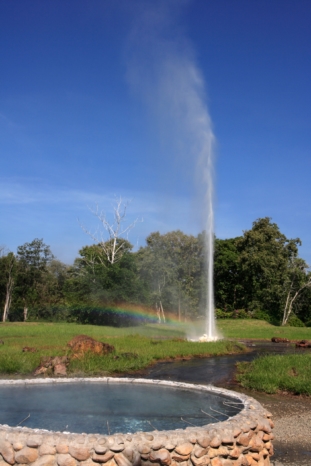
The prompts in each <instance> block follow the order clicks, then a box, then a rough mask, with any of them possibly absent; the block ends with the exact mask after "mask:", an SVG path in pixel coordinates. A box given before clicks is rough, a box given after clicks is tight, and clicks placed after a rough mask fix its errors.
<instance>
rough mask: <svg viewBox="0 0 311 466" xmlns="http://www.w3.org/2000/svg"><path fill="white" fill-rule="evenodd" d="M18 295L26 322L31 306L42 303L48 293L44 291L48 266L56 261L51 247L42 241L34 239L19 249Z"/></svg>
mask: <svg viewBox="0 0 311 466" xmlns="http://www.w3.org/2000/svg"><path fill="white" fill-rule="evenodd" d="M17 259H18V265H17V277H16V295H17V300H18V301H19V302H21V303H22V305H23V309H24V321H26V320H27V317H28V310H29V306H30V305H31V306H33V307H34V306H36V305H39V304H40V302H42V299H43V297H44V296H45V297H46V293H45V292H44V291H43V290H44V286H45V282H46V279H47V277H48V265H49V264H50V263H51V261H52V260H53V259H54V256H53V254H52V252H51V250H50V247H49V246H47V245H46V244H44V242H43V240H42V239H38V238H36V239H34V240H33V241H32V242H31V243H25V244H23V245H22V246H19V247H18V248H17Z"/></svg>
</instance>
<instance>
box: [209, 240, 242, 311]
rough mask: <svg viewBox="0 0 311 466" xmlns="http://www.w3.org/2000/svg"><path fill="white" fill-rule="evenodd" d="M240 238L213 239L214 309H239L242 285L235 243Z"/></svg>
mask: <svg viewBox="0 0 311 466" xmlns="http://www.w3.org/2000/svg"><path fill="white" fill-rule="evenodd" d="M240 239H241V238H240V237H238V238H230V239H218V238H216V239H215V258H214V282H215V303H216V307H219V308H221V309H224V310H227V311H232V310H233V309H237V308H239V307H240V304H241V301H240V298H241V291H242V289H243V285H242V283H241V277H240V263H239V253H238V249H237V242H238V241H239V240H240Z"/></svg>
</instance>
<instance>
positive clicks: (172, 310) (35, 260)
mask: <svg viewBox="0 0 311 466" xmlns="http://www.w3.org/2000/svg"><path fill="white" fill-rule="evenodd" d="M204 237H205V235H204V232H202V233H200V234H199V235H197V236H192V235H187V234H185V233H183V232H181V231H179V230H177V231H172V232H169V233H166V234H160V233H159V232H154V233H151V234H150V235H149V236H148V237H147V239H146V245H145V246H144V247H141V248H140V249H139V250H138V251H133V246H132V245H131V244H130V243H129V241H128V240H126V239H124V238H122V237H120V236H117V237H113V238H112V237H110V238H109V239H108V241H101V242H98V243H97V244H93V245H91V246H84V247H82V248H81V249H80V251H79V256H78V257H77V258H76V259H75V261H74V264H73V265H70V266H69V265H66V264H64V263H62V262H61V261H59V260H57V259H56V258H55V257H54V256H53V254H52V252H51V249H50V247H49V246H48V245H46V244H45V243H44V241H43V240H42V239H34V240H33V241H32V242H30V243H25V244H23V245H21V246H19V247H18V248H17V251H16V253H13V252H10V251H7V250H6V249H5V248H4V247H3V248H2V249H1V255H0V305H1V309H2V320H3V321H6V320H11V321H14V320H24V321H26V320H36V319H38V320H48V321H53V320H66V321H76V322H82V323H98V324H113V325H123V324H132V323H133V320H132V319H131V318H130V317H129V315H128V313H124V315H122V313H121V314H120V313H119V314H116V313H115V312H114V308H115V307H116V306H119V307H122V306H125V307H126V306H144V307H146V308H148V309H150V310H151V316H153V318H154V320H155V321H158V322H163V321H165V320H166V319H167V318H171V317H172V316H173V317H174V318H175V319H177V320H179V321H183V320H188V319H197V318H200V317H201V316H203V315H204V313H205V306H206V294H207V287H206V250H205V243H204ZM300 245H301V242H300V240H299V238H296V239H288V238H286V236H285V235H284V234H283V233H281V232H280V230H279V227H278V226H277V224H275V223H273V222H272V221H271V219H270V218H268V217H265V218H260V219H258V220H256V221H255V222H253V226H252V228H251V229H250V230H247V231H244V232H243V235H242V236H240V237H236V238H230V239H218V238H215V254H214V289H215V307H216V315H217V317H218V318H226V317H244V318H246V317H252V318H262V319H265V320H267V321H269V322H271V323H275V324H282V325H285V324H288V323H289V324H292V325H304V324H306V325H310V326H311V273H310V271H309V270H308V265H307V264H306V262H305V261H304V260H303V259H302V258H300V257H299V254H298V248H299V246H300ZM115 252H117V254H115V255H113V254H114V253H115ZM112 257H113V258H114V259H113V260H112V259H111V258H112Z"/></svg>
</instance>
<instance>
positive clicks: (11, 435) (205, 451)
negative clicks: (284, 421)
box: [0, 378, 273, 466]
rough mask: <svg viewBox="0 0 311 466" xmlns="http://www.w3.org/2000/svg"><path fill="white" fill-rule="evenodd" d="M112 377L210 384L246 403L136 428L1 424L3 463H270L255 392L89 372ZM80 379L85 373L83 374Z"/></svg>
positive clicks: (265, 420)
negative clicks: (185, 422)
mask: <svg viewBox="0 0 311 466" xmlns="http://www.w3.org/2000/svg"><path fill="white" fill-rule="evenodd" d="M83 380H85V381H91V382H100V383H109V381H110V382H114V383H115V382H118V383H143V384H160V385H168V386H174V387H184V388H192V389H193V390H204V391H206V390H208V391H212V392H214V393H217V394H223V395H228V396H230V397H233V398H236V399H237V401H242V402H243V403H244V408H243V409H242V410H241V411H240V412H239V413H238V414H237V415H236V416H234V417H231V418H229V419H228V420H226V421H224V422H218V423H214V424H208V425H206V426H203V427H187V428H186V429H177V430H170V431H153V432H148V433H144V432H138V433H135V434H115V435H109V436H107V435H99V434H73V433H69V432H51V431H46V430H39V429H28V428H25V427H9V426H6V425H0V466H8V465H12V466H13V465H16V466H20V465H32V466H166V465H167V466H205V465H206V466H208V465H210V466H255V465H256V466H269V465H270V456H271V455H272V454H273V446H272V443H271V441H272V440H273V434H272V433H271V431H272V428H273V422H272V421H271V414H270V413H268V412H267V411H265V410H264V408H263V407H262V406H261V405H260V404H259V403H258V402H257V401H256V400H254V399H253V398H250V397H247V396H245V395H242V394H238V393H236V392H232V391H229V390H222V389H218V388H215V387H212V386H203V385H190V384H184V383H175V382H166V381H156V380H146V379H124V378H122V379H116V378H101V379H98V378H88V379H83ZM73 381H77V382H78V381H79V379H41V380H38V379H29V380H23V381H12V380H10V381H3V380H2V381H0V383H1V384H3V383H6V384H16V383H26V384H27V383H28V384H33V383H40V382H41V383H51V382H57V383H66V382H70V383H72V382H73ZM80 382H81V379H80Z"/></svg>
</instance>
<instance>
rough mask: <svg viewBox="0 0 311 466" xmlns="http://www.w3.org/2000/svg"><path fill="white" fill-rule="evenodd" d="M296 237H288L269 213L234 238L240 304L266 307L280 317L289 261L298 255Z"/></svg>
mask: <svg viewBox="0 0 311 466" xmlns="http://www.w3.org/2000/svg"><path fill="white" fill-rule="evenodd" d="M300 244H301V242H300V240H299V238H296V239H288V238H286V236H285V235H284V234H283V233H281V232H280V230H279V227H278V226H277V224H276V223H272V222H271V219H270V218H269V217H265V218H260V219H258V220H256V221H255V222H253V227H252V229H251V230H247V231H244V235H243V237H242V238H241V239H239V240H238V241H237V250H238V252H239V261H240V267H241V280H242V283H243V296H242V302H243V307H245V308H248V309H250V310H251V311H254V310H264V311H267V312H268V313H269V314H270V316H271V317H272V318H273V319H274V320H278V321H280V320H281V315H282V311H283V306H284V303H285V300H286V295H287V293H288V283H289V282H288V273H289V269H290V268H289V264H290V263H293V262H294V261H295V260H296V258H297V257H298V246H299V245H300Z"/></svg>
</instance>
